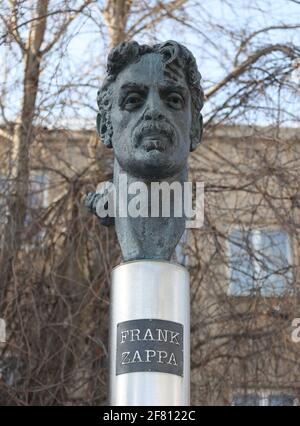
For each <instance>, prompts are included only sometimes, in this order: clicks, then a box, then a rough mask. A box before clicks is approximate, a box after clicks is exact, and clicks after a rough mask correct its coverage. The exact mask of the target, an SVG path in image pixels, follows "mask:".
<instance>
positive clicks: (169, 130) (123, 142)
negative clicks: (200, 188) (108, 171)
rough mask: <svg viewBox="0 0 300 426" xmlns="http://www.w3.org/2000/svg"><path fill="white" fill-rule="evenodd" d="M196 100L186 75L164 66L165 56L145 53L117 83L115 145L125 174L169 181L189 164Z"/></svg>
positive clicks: (114, 100) (115, 96) (114, 103)
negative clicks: (192, 106) (169, 178)
mask: <svg viewBox="0 0 300 426" xmlns="http://www.w3.org/2000/svg"><path fill="white" fill-rule="evenodd" d="M191 122H192V113H191V96H190V92H189V89H188V86H187V83H186V81H185V76H184V74H183V71H182V70H181V69H180V68H178V67H176V66H175V65H174V64H172V65H171V66H170V67H167V68H164V66H163V64H162V62H161V55H160V54H157V53H149V54H145V55H143V56H142V57H141V59H140V61H139V62H137V63H134V64H131V65H128V66H127V67H126V68H125V69H124V70H123V71H122V72H121V73H120V74H119V75H118V77H117V79H116V81H115V82H114V83H113V102H112V108H111V123H112V128H113V138H112V145H113V149H114V152H115V156H116V158H117V160H118V162H119V164H120V166H121V167H122V169H123V170H124V171H126V172H127V173H129V174H131V175H134V176H137V177H144V178H147V177H156V178H167V177H170V176H174V175H176V174H177V173H179V172H180V171H181V170H183V168H184V167H185V165H186V162H187V158H188V154H189V151H190V130H191Z"/></svg>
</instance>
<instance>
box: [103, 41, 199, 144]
mask: <svg viewBox="0 0 300 426" xmlns="http://www.w3.org/2000/svg"><path fill="white" fill-rule="evenodd" d="M147 53H158V54H160V55H161V56H162V62H163V64H164V72H165V74H166V75H167V76H169V77H171V78H172V79H173V80H174V79H175V80H176V74H175V73H174V72H172V70H171V68H170V65H172V64H174V65H176V66H177V67H179V69H181V70H182V72H183V73H184V76H185V78H186V82H187V85H188V87H189V90H190V94H191V100H192V126H191V134H190V139H191V145H190V150H191V151H193V150H194V149H195V148H196V146H197V145H198V144H199V143H200V141H201V135H202V115H201V113H200V111H201V109H202V107H203V100H204V94H203V90H202V88H201V84H200V82H201V74H200V72H199V70H198V67H197V63H196V60H195V58H194V56H193V55H192V53H191V52H190V51H189V50H188V49H187V48H186V47H184V46H183V45H182V44H180V43H177V42H176V41H167V42H165V43H162V44H155V45H154V46H148V45H140V44H138V43H137V42H136V41H130V42H124V43H121V44H119V45H118V46H117V47H115V48H114V49H112V50H111V52H110V54H109V56H108V60H107V77H106V78H105V80H104V82H103V85H102V87H101V89H100V90H99V91H98V95H97V103H98V108H99V113H98V116H97V129H98V134H99V136H100V137H101V140H102V141H103V143H104V144H105V145H106V146H107V147H109V148H111V147H112V136H113V128H112V124H111V120H110V111H111V100H112V90H111V88H112V86H111V85H112V83H113V82H114V81H115V80H116V78H117V76H118V74H119V73H120V72H121V71H122V70H123V69H124V68H126V67H127V66H128V65H130V64H132V63H135V62H138V61H139V60H140V58H141V57H142V56H143V55H145V54H147Z"/></svg>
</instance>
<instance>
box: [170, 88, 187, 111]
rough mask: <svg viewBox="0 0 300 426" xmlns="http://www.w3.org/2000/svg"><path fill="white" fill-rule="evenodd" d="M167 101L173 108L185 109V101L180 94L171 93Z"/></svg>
mask: <svg viewBox="0 0 300 426" xmlns="http://www.w3.org/2000/svg"><path fill="white" fill-rule="evenodd" d="M166 101H167V104H168V105H169V106H170V107H171V108H174V109H182V108H183V107H184V99H183V97H182V96H181V95H180V94H179V93H176V92H172V93H169V94H168V96H167V98H166Z"/></svg>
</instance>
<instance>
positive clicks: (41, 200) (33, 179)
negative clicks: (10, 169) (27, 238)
mask: <svg viewBox="0 0 300 426" xmlns="http://www.w3.org/2000/svg"><path fill="white" fill-rule="evenodd" d="M47 187H48V179H47V176H46V175H45V174H43V173H33V174H32V175H31V176H30V181H29V192H28V206H27V207H28V208H27V215H26V219H25V223H26V225H30V224H32V223H33V222H34V220H35V217H36V215H37V214H38V213H39V211H40V209H41V208H43V207H46V205H47V202H48V190H47Z"/></svg>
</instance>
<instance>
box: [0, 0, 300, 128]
mask: <svg viewBox="0 0 300 426" xmlns="http://www.w3.org/2000/svg"><path fill="white" fill-rule="evenodd" d="M59 3H60V2H59V0H58V1H56V4H59ZM101 3H102V2H100V1H99V5H100V4H101ZM152 3H153V1H152ZM187 4H188V7H187V14H188V15H189V16H191V18H190V19H188V20H187V21H186V22H187V24H188V26H189V27H193V28H189V27H184V28H183V27H180V24H179V23H178V22H174V21H165V22H163V23H162V24H159V25H158V27H157V29H156V30H155V31H154V30H151V31H145V32H143V33H141V34H139V36H138V37H136V40H137V41H138V42H140V43H141V42H150V43H151V42H161V41H165V40H168V39H173V40H176V41H178V42H180V43H183V44H185V45H186V46H187V47H188V48H190V50H191V51H192V52H193V54H194V55H195V57H196V59H197V63H198V66H199V69H200V72H201V74H202V78H203V80H202V84H203V87H204V89H205V90H206V89H207V88H209V87H210V86H211V85H213V84H215V83H216V82H218V81H219V80H220V79H222V78H223V77H224V76H225V75H226V74H227V73H228V72H230V71H231V70H232V68H233V66H234V65H233V57H234V52H235V51H236V48H237V46H238V44H239V42H240V37H241V35H243V34H244V35H245V34H247V33H249V32H252V31H255V30H256V29H258V28H260V27H267V26H274V25H281V24H282V23H286V24H289V25H291V24H299V23H300V5H298V4H296V3H294V2H293V1H290V0H276V1H269V0H254V1H251V2H249V1H246V0H235V1H234V2H233V1H230V2H229V3H228V1H226V0H207V1H205V2H197V1H194V0H189V1H188V3H187ZM199 4H200V5H199ZM231 4H234V8H232V7H231ZM92 18H93V19H94V22H91V20H90V19H88V18H85V17H83V18H81V19H79V20H77V21H75V23H74V25H72V26H71V27H70V31H69V33H68V34H67V35H66V36H65V37H64V39H63V48H62V49H60V50H57V51H54V52H51V53H50V54H49V55H48V56H47V57H46V58H45V60H44V63H43V71H42V74H41V83H40V94H39V98H38V105H39V109H38V117H37V121H39V122H40V123H41V124H42V125H45V126H47V127H49V126H50V127H51V126H53V127H65V126H68V127H71V128H81V127H88V128H93V126H94V118H95V115H96V93H97V88H98V87H99V86H100V84H101V81H102V80H103V77H104V74H105V62H106V56H107V53H108V37H107V30H106V29H105V28H104V27H103V25H101V22H102V17H101V13H100V11H99V7H97V5H96V7H94V8H93V10H92ZM55 19H57V18H55ZM51 25H53V26H55V21H53V23H52V24H51V23H50V26H51ZM48 28H49V27H48ZM25 31H26V28H24V30H23V32H24V35H25ZM74 35H75V36H74ZM290 42H293V43H295V44H296V45H298V46H300V30H299V29H293V30H288V31H283V30H271V31H269V32H268V33H265V34H263V35H258V36H257V37H255V39H253V44H252V47H251V48H252V49H255V48H258V47H259V46H261V45H262V43H263V44H266V43H267V44H271V43H272V44H274V43H290ZM240 59H241V60H242V59H243V56H241V58H240ZM22 70H23V63H22V57H21V55H20V52H19V51H18V47H15V48H14V49H12V50H10V49H9V47H8V46H5V45H2V46H0V86H1V89H2V90H1V92H2V93H1V96H2V98H3V97H4V104H5V111H4V112H5V117H6V118H7V119H8V120H15V118H16V116H17V114H18V113H19V111H20V101H21V91H20V88H21V83H22ZM1 71H2V72H1ZM291 78H294V79H295V78H296V79H297V73H294V75H293V76H291ZM230 90H232V88H231V87H229V86H228V91H230ZM228 94H230V93H227V87H226V89H225V90H224V91H223V93H221V94H220V95H218V96H216V97H215V98H213V99H212V101H210V102H207V103H206V105H205V107H204V110H203V113H204V116H209V115H210V114H211V113H212V110H213V109H214V108H215V106H216V105H220V103H222V102H223V101H224V100H225V99H226V96H227V95H228ZM274 96H275V97H276V96H277V97H278V96H279V95H278V94H277V93H276V91H275V89H274V93H272V92H271V93H270V94H269V93H268V97H270V99H269V100H268V102H269V103H270V104H272V102H273V100H272V98H273V97H274ZM280 96H281V99H283V98H282V97H283V96H286V99H285V100H284V101H283V102H284V104H285V106H288V108H289V110H291V111H292V113H293V114H294V112H297V110H298V109H299V108H298V106H296V105H297V103H298V105H299V96H297V95H296V97H295V95H294V94H293V95H289V94H286V93H281V94H280ZM261 102H262V101H261ZM265 102H266V100H264V105H261V110H262V112H260V113H258V110H259V108H256V109H255V108H252V110H253V111H252V112H250V111H249V114H248V117H247V119H249V120H250V121H251V120H255V121H258V122H259V123H262V124H264V123H265V120H266V117H264V113H263V109H264V108H265ZM289 104H290V105H289ZM259 106H260V105H259ZM270 109H271V107H270ZM294 121H295V120H292V122H291V123H292V125H295V123H294ZM296 121H297V120H296Z"/></svg>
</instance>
